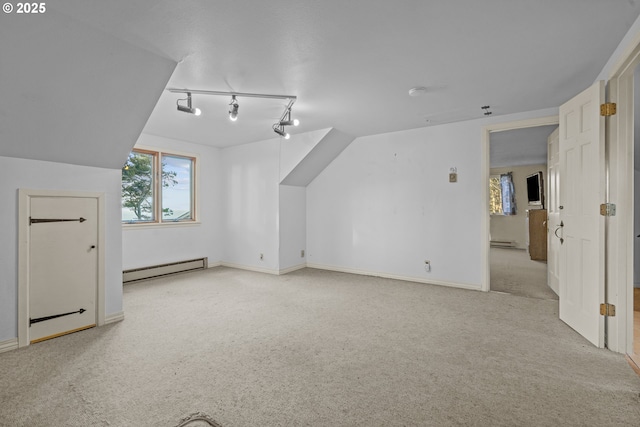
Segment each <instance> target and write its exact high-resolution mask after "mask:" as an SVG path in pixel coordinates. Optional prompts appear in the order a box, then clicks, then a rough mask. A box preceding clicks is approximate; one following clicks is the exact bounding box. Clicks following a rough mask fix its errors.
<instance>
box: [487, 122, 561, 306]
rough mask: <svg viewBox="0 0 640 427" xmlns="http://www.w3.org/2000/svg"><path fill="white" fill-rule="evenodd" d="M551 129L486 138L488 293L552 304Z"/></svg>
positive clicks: (515, 131)
mask: <svg viewBox="0 0 640 427" xmlns="http://www.w3.org/2000/svg"><path fill="white" fill-rule="evenodd" d="M556 129H557V125H555V124H553V125H542V126H529V127H524V128H513V129H508V130H504V131H494V132H491V133H490V139H489V152H490V155H489V157H490V159H489V167H490V170H489V199H490V202H489V211H490V212H489V214H490V215H489V239H490V242H489V289H490V290H491V291H496V292H504V293H509V294H512V295H516V296H522V297H529V298H538V299H548V300H557V299H558V295H557V288H556V289H555V290H554V289H552V288H551V287H550V286H549V280H548V266H547V238H548V236H547V229H548V218H547V198H548V195H549V185H548V182H549V179H548V166H547V162H548V159H547V158H548V154H547V145H548V139H549V136H550V135H551V134H552V133H553V132H554V131H555V130H556Z"/></svg>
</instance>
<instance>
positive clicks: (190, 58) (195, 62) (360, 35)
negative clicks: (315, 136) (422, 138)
mask: <svg viewBox="0 0 640 427" xmlns="http://www.w3.org/2000/svg"><path fill="white" fill-rule="evenodd" d="M47 6H48V7H51V8H55V9H56V10H57V11H58V12H60V13H63V14H66V15H68V16H70V17H72V18H75V19H77V20H80V21H82V22H84V23H85V24H88V25H90V26H92V27H95V28H98V29H100V30H101V31H104V32H107V33H109V34H111V35H114V36H116V37H118V38H120V39H122V40H125V41H127V42H129V43H131V44H134V45H136V46H138V47H142V48H144V49H146V50H149V51H151V52H153V53H156V54H159V55H161V56H163V57H166V58H170V59H172V60H174V61H176V62H178V63H179V64H178V66H177V68H176V70H175V72H174V74H173V75H172V77H171V79H170V81H169V83H168V87H184V88H192V89H202V90H219V91H237V92H254V93H271V94H287V95H295V96H297V97H298V101H297V102H296V104H295V106H294V109H293V111H294V115H295V117H297V118H299V119H300V120H301V122H302V124H301V126H300V127H298V128H295V129H292V130H291V133H297V132H307V131H311V130H317V129H324V128H329V127H335V128H337V129H339V130H340V131H342V132H345V133H347V134H350V135H353V136H356V137H357V136H363V135H370V134H377V133H384V132H390V131H397V130H403V129H411V128H417V127H424V126H432V125H437V124H441V123H447V122H452V121H459V120H467V119H472V118H481V117H483V111H482V110H481V109H480V107H481V106H484V105H490V106H491V111H492V112H493V115H494V116H495V115H501V114H507V113H514V112H521V111H530V110H536V109H541V108H547V107H557V106H558V105H560V104H561V103H563V102H564V101H566V100H567V99H568V98H570V97H571V96H573V95H574V94H576V93H578V92H580V91H581V90H582V89H584V88H585V87H587V86H588V85H589V84H591V83H592V82H593V80H594V79H595V78H596V77H597V75H598V73H599V72H600V70H601V69H602V67H603V66H604V64H605V63H606V61H607V59H608V58H609V56H610V55H611V54H612V53H613V51H614V49H615V47H616V46H617V45H618V43H619V42H620V40H621V39H622V37H623V36H624V34H625V33H626V32H627V30H628V29H629V27H630V26H631V24H632V23H633V22H634V21H635V19H636V18H637V16H638V14H639V13H640V4H638V2H637V1H634V0H627V1H617V0H609V1H604V0H562V1H557V0H536V1H531V0H510V1H504V0H483V1H478V0H456V1H444V0H440V1H436V0H396V1H391V0H349V1H344V0H324V1H315V0H269V1H264V0H253V1H227V0H224V1H223V0H217V1H211V0H207V1H205V0H201V1H175V0H129V1H103V0H57V1H51V2H47ZM414 86H425V87H427V88H428V89H429V92H428V93H427V94H426V95H425V96H423V97H417V98H412V97H409V96H408V90H409V89H410V88H411V87H414ZM131 96H132V97H135V96H136V94H135V93H132V94H131ZM179 97H180V96H179V95H177V94H172V93H169V92H164V93H163V94H162V96H161V97H160V99H159V101H158V104H157V105H156V107H155V109H154V111H153V113H152V114H151V117H150V118H149V120H148V122H147V124H146V127H145V129H144V131H145V132H147V133H150V134H156V135H161V136H165V137H169V138H175V139H180V140H185V141H191V142H197V143H201V144H207V145H212V146H216V147H225V146H230V145H236V144H242V143H247V142H253V141H258V140H263V139H269V138H273V137H274V136H276V135H275V134H274V133H273V131H272V130H271V125H272V124H273V123H274V122H275V121H276V120H277V119H278V118H279V116H280V115H281V113H282V110H283V107H284V104H285V102H286V101H279V100H262V99H250V98H241V99H240V100H239V103H240V114H239V119H238V121H237V122H234V123H232V122H230V121H229V120H228V118H227V109H228V105H227V104H228V102H229V99H228V98H223V97H205V96H197V95H194V105H195V106H198V107H199V108H201V109H202V110H203V114H202V116H200V117H195V116H192V115H188V114H185V113H179V112H178V111H177V110H176V107H175V102H176V99H177V98H179ZM123 103H125V104H126V100H123ZM427 120H430V121H427Z"/></svg>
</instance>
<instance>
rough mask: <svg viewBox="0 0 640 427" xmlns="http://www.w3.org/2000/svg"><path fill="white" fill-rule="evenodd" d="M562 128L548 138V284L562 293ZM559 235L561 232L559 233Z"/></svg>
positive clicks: (555, 290) (556, 291) (554, 290)
mask: <svg viewBox="0 0 640 427" xmlns="http://www.w3.org/2000/svg"><path fill="white" fill-rule="evenodd" d="M559 135H560V129H559V128H558V129H556V130H554V131H553V133H552V134H551V135H549V138H548V139H547V167H548V170H547V188H548V191H547V197H546V199H547V225H548V227H547V233H548V239H547V284H548V285H549V287H550V288H551V289H552V290H553V292H555V293H556V295H557V294H559V293H560V272H559V264H560V238H559V237H557V236H556V230H558V233H560V229H559V227H560V209H559V208H558V207H559V206H560V203H559V201H560V176H559V172H558V169H559V165H560V145H559V144H560V138H559ZM558 235H559V234H558Z"/></svg>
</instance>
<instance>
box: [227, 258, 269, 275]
mask: <svg viewBox="0 0 640 427" xmlns="http://www.w3.org/2000/svg"><path fill="white" fill-rule="evenodd" d="M220 266H222V267H229V268H237V269H238V270H247V271H255V272H256V273H266V274H275V275H276V276H277V275H278V274H279V271H278V270H273V269H271V268H262V267H254V266H251V265H242V264H234V263H231V262H226V261H222V262H221V263H220Z"/></svg>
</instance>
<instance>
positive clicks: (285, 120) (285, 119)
mask: <svg viewBox="0 0 640 427" xmlns="http://www.w3.org/2000/svg"><path fill="white" fill-rule="evenodd" d="M299 124H300V120H298V119H293V120H291V106H289V107H288V108H287V111H286V112H285V113H284V116H282V120H280V122H279V123H278V126H280V127H282V126H298V125H299Z"/></svg>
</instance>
